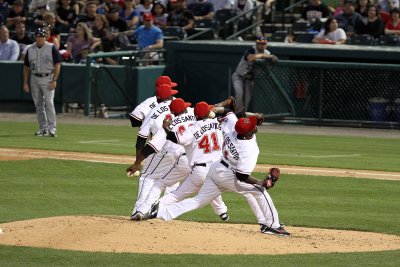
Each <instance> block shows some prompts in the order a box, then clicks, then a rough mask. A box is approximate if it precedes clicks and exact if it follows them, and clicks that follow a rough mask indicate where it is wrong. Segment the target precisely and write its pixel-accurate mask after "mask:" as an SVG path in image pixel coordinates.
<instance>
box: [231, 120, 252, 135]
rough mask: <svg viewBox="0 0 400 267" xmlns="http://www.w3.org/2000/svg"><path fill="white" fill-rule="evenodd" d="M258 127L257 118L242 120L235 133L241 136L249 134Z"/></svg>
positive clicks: (238, 122)
mask: <svg viewBox="0 0 400 267" xmlns="http://www.w3.org/2000/svg"><path fill="white" fill-rule="evenodd" d="M256 127H257V118H256V117H255V116H252V117H248V118H240V119H238V121H237V122H236V124H235V131H236V132H237V133H238V134H240V135H245V134H248V133H250V132H252V131H254V129H255V128H256Z"/></svg>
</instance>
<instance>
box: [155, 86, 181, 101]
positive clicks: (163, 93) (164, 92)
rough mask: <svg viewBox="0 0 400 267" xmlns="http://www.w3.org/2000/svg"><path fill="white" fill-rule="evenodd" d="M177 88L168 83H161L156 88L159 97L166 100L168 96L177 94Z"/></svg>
mask: <svg viewBox="0 0 400 267" xmlns="http://www.w3.org/2000/svg"><path fill="white" fill-rule="evenodd" d="M177 93H178V91H177V90H172V89H171V86H169V85H168V84H161V85H160V86H158V87H157V89H156V96H157V98H158V99H161V100H165V99H167V98H168V97H170V96H172V95H175V94H177Z"/></svg>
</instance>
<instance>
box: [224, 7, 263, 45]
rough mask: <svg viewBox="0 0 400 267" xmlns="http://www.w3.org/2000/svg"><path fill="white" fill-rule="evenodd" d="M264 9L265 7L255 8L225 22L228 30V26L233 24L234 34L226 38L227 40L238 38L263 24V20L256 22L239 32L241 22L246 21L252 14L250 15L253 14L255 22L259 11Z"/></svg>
mask: <svg viewBox="0 0 400 267" xmlns="http://www.w3.org/2000/svg"><path fill="white" fill-rule="evenodd" d="M263 7H264V6H263V5H258V6H255V7H254V8H252V9H250V10H248V11H246V12H244V13H243V14H240V15H236V16H234V17H233V18H230V19H228V20H227V21H225V25H224V27H225V28H227V26H229V24H231V23H233V34H231V35H230V36H228V37H226V40H232V39H233V38H236V37H237V36H239V35H241V34H242V33H244V32H246V31H248V30H250V29H255V28H256V27H257V26H258V25H260V24H262V23H263V21H262V20H261V21H258V22H257V21H256V22H254V23H252V24H251V25H249V26H247V27H245V28H243V29H241V30H238V28H239V26H238V25H239V21H240V20H242V19H244V18H245V17H246V15H247V14H250V13H252V14H253V20H255V14H256V12H257V11H258V9H260V8H263Z"/></svg>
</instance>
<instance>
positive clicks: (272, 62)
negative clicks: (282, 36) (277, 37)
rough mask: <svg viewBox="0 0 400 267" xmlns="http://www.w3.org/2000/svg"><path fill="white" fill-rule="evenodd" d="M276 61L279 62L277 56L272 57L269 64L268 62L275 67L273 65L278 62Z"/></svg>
mask: <svg viewBox="0 0 400 267" xmlns="http://www.w3.org/2000/svg"><path fill="white" fill-rule="evenodd" d="M278 60H279V59H278V57H277V56H275V55H272V56H271V59H270V61H269V62H270V64H271V65H275V63H276V62H278Z"/></svg>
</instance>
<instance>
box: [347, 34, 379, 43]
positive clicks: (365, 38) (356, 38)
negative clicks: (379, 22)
mask: <svg viewBox="0 0 400 267" xmlns="http://www.w3.org/2000/svg"><path fill="white" fill-rule="evenodd" d="M349 44H352V45H375V40H374V36H372V35H369V34H357V35H353V36H352V37H351V39H350V40H349Z"/></svg>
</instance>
